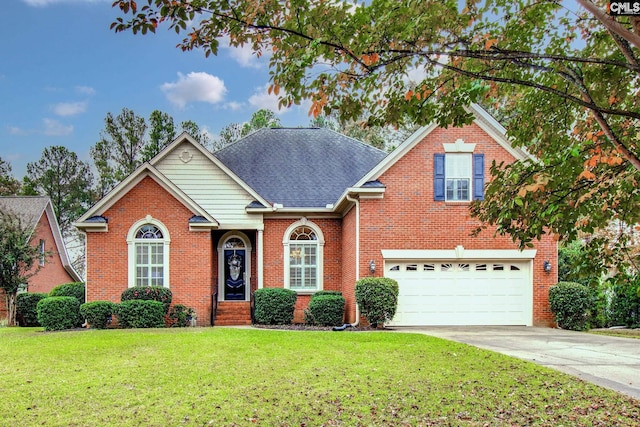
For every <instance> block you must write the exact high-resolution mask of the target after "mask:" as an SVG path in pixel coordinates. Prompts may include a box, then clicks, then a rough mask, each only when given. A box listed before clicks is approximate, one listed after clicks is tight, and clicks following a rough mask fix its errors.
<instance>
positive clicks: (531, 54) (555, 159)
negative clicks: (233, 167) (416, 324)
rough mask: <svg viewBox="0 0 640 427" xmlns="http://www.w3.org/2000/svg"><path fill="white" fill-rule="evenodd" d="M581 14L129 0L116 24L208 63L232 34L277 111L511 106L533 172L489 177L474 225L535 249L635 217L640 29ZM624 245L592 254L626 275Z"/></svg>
mask: <svg viewBox="0 0 640 427" xmlns="http://www.w3.org/2000/svg"><path fill="white" fill-rule="evenodd" d="M579 3H580V4H582V5H584V6H585V8H586V9H579V10H576V11H573V10H569V9H568V8H567V7H566V6H565V5H564V4H563V3H561V2H549V1H542V0H485V1H483V2H472V1H468V2H467V3H466V5H460V6H459V2H458V1H454V0H443V1H439V2H430V1H407V2H397V1H395V0H372V1H370V2H366V3H364V4H361V5H357V4H354V3H351V2H341V1H329V2H316V1H311V0H297V1H295V2H293V3H291V2H265V1H259V0H244V1H243V0H236V1H231V2H230V1H223V0H199V1H184V0H182V1H169V0H148V1H147V4H146V5H145V6H143V7H142V8H140V9H138V8H137V6H136V4H135V2H133V1H118V2H114V7H118V8H119V9H120V10H121V11H122V12H123V13H124V14H125V15H128V17H127V19H124V18H122V17H118V18H116V20H115V21H114V22H113V23H112V28H113V29H114V30H115V31H125V30H132V31H133V32H134V33H137V32H142V33H143V34H144V33H146V32H148V31H151V32H154V31H155V30H156V27H157V26H159V25H161V24H164V25H168V26H169V28H171V29H174V30H175V31H176V32H177V33H180V32H186V37H184V39H183V40H182V42H181V43H180V44H179V47H181V48H182V49H183V50H192V49H203V50H204V53H205V54H206V55H210V54H216V53H217V52H218V47H219V40H220V39H221V38H223V37H225V38H228V40H230V43H231V44H232V45H233V46H241V45H249V46H251V47H252V48H253V50H254V51H255V52H256V54H257V55H261V54H263V53H267V52H269V53H270V59H269V61H270V68H271V91H272V92H273V93H275V94H276V95H279V96H280V104H281V105H282V106H288V105H291V104H294V103H300V102H301V101H303V100H310V101H311V109H310V113H311V114H312V115H313V116H318V115H320V114H322V113H324V114H331V113H333V112H335V113H336V114H337V115H338V117H339V118H340V119H341V120H349V119H353V120H357V119H358V118H359V117H367V123H368V124H369V125H387V124H391V125H402V124H403V123H406V122H408V121H409V122H414V123H419V124H424V123H429V122H434V121H435V122H437V123H438V124H440V125H442V126H449V125H455V126H458V125H461V124H464V123H468V122H469V121H470V120H471V118H472V117H471V114H470V112H469V110H468V109H466V108H465V107H466V106H467V105H469V103H471V102H479V103H482V104H483V105H485V106H487V108H489V109H494V108H500V109H501V110H502V111H505V112H507V114H506V117H505V121H504V124H505V126H506V128H507V131H508V136H509V137H510V138H511V140H512V141H513V144H514V145H515V146H520V147H523V148H525V149H526V150H528V152H529V153H531V154H533V155H535V156H536V157H537V160H535V161H534V160H531V161H525V162H518V163H515V164H512V165H494V166H493V167H492V173H493V174H494V179H493V181H492V183H491V184H490V185H489V187H488V188H487V191H486V197H485V200H484V201H483V202H482V203H480V204H477V205H475V206H474V209H473V213H474V215H476V216H477V217H478V218H479V219H480V220H482V221H484V222H485V223H486V224H487V225H494V226H496V227H497V230H498V233H501V234H509V235H511V236H512V237H513V239H514V241H516V242H517V243H518V244H519V245H520V246H521V247H526V246H528V245H530V244H531V242H532V241H533V240H535V239H538V238H540V237H541V236H542V235H544V234H546V233H549V232H551V233H555V234H556V235H559V236H562V237H563V238H566V239H568V240H573V239H574V238H575V237H576V236H577V234H578V233H586V234H590V233H592V232H593V231H594V230H596V229H598V228H604V227H605V226H606V225H607V224H608V223H609V222H610V221H611V220H612V219H616V220H620V221H622V222H624V223H626V224H635V223H637V222H638V220H640V209H637V206H638V202H639V201H640V195H639V191H640V190H638V188H639V186H638V185H637V184H636V183H637V181H638V178H639V175H638V169H640V159H639V155H640V144H638V134H639V131H640V96H639V94H640V93H639V89H640V87H639V84H638V79H639V77H640V61H639V59H638V47H639V46H640V45H639V44H638V40H639V32H638V30H639V28H638V25H637V24H638V20H637V19H636V18H633V17H632V18H630V17H622V16H620V17H615V18H613V17H612V16H609V15H606V13H605V12H604V11H603V9H602V8H603V7H604V5H605V3H604V2H603V1H600V0H598V1H597V2H596V3H593V2H591V1H590V0H579ZM294 12H295V13H294ZM196 18H197V19H196ZM194 23H195V24H194ZM188 26H189V27H188ZM365 113H366V114H365ZM623 240H624V239H623ZM623 240H618V241H617V243H615V244H613V245H610V243H611V242H609V241H606V240H600V239H594V240H592V241H591V244H592V245H593V247H594V248H597V250H598V251H599V254H600V255H599V256H604V257H606V259H607V263H616V262H624V261H623V260H622V259H620V258H618V257H617V254H619V253H620V251H618V250H616V249H617V248H619V247H620V245H619V242H621V241H623Z"/></svg>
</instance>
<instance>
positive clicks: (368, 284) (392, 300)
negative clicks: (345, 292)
mask: <svg viewBox="0 0 640 427" xmlns="http://www.w3.org/2000/svg"><path fill="white" fill-rule="evenodd" d="M356 302H357V303H358V306H359V307H360V313H361V314H362V315H363V316H364V317H365V318H366V319H367V321H368V322H369V324H370V325H371V326H373V327H374V328H375V327H377V326H378V325H383V324H384V322H387V321H389V320H391V319H393V316H395V314H396V309H397V308H398V282H396V281H395V280H393V279H389V278H386V277H366V278H364V279H360V280H358V281H357V282H356Z"/></svg>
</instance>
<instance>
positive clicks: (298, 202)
mask: <svg viewBox="0 0 640 427" xmlns="http://www.w3.org/2000/svg"><path fill="white" fill-rule="evenodd" d="M386 155H387V153H386V152H384V151H382V150H379V149H377V148H375V147H372V146H370V145H367V144H364V143H362V142H360V141H357V140H355V139H353V138H350V137H347V136H344V135H341V134H339V133H337V132H334V131H331V130H328V129H323V128H264V129H260V130H258V131H256V132H254V133H252V134H250V135H248V136H246V137H244V138H242V139H241V140H239V141H237V142H235V143H233V144H231V145H229V146H227V147H225V148H223V149H221V150H219V151H217V152H216V153H214V156H215V157H217V158H218V159H219V160H220V161H221V162H222V163H224V164H225V165H227V166H228V167H229V169H231V170H232V171H233V172H234V173H235V174H236V175H237V176H239V177H240V178H241V179H242V180H243V181H244V182H246V183H247V184H248V185H250V186H251V187H252V188H254V189H255V190H256V191H257V192H258V193H259V194H260V195H261V196H262V197H264V198H265V199H266V200H268V201H269V202H270V203H271V204H278V205H282V206H284V207H291V208H296V207H298V208H313V207H315V208H325V207H326V206H327V205H331V204H333V203H335V202H336V201H337V200H338V199H339V198H340V196H341V195H342V193H343V192H344V190H345V189H346V188H348V187H350V186H352V185H353V184H355V183H356V182H358V180H359V179H360V178H361V177H362V176H363V175H365V174H366V173H367V172H368V171H370V170H371V169H372V168H373V167H374V166H375V165H376V164H378V163H379V162H380V161H381V160H382V159H383V158H384V157H385V156H386Z"/></svg>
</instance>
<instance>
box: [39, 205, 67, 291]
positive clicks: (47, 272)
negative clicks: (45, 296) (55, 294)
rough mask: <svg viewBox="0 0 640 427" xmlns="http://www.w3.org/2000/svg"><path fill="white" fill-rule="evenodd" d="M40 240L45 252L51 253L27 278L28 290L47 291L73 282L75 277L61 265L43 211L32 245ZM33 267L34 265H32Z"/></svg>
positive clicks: (49, 226)
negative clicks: (43, 263)
mask: <svg viewBox="0 0 640 427" xmlns="http://www.w3.org/2000/svg"><path fill="white" fill-rule="evenodd" d="M40 240H44V249H45V251H46V252H50V253H51V255H50V256H49V257H47V259H46V262H45V265H44V266H43V267H41V268H40V271H38V273H37V274H36V275H35V276H33V277H32V278H31V279H30V280H29V286H28V289H29V292H42V293H48V292H50V291H51V289H53V288H55V287H56V286H58V285H62V284H63V283H71V282H75V279H74V278H73V277H71V276H70V275H69V273H67V270H65V269H64V267H63V265H62V260H61V259H60V254H59V253H58V252H57V248H56V243H55V240H54V239H53V232H52V231H51V225H50V224H49V220H48V219H47V215H46V213H43V214H42V217H41V218H40V221H38V225H37V226H36V232H35V235H34V236H33V239H32V243H33V245H34V246H38V245H39V244H40ZM35 268H36V266H34V269H35Z"/></svg>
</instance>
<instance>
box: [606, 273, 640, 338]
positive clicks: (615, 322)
mask: <svg viewBox="0 0 640 427" xmlns="http://www.w3.org/2000/svg"><path fill="white" fill-rule="evenodd" d="M611 291H612V296H611V306H610V309H609V310H610V312H609V319H610V324H611V325H612V326H629V327H638V326H640V294H639V292H640V277H626V276H622V275H621V276H620V277H616V278H614V279H612V286H611Z"/></svg>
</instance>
